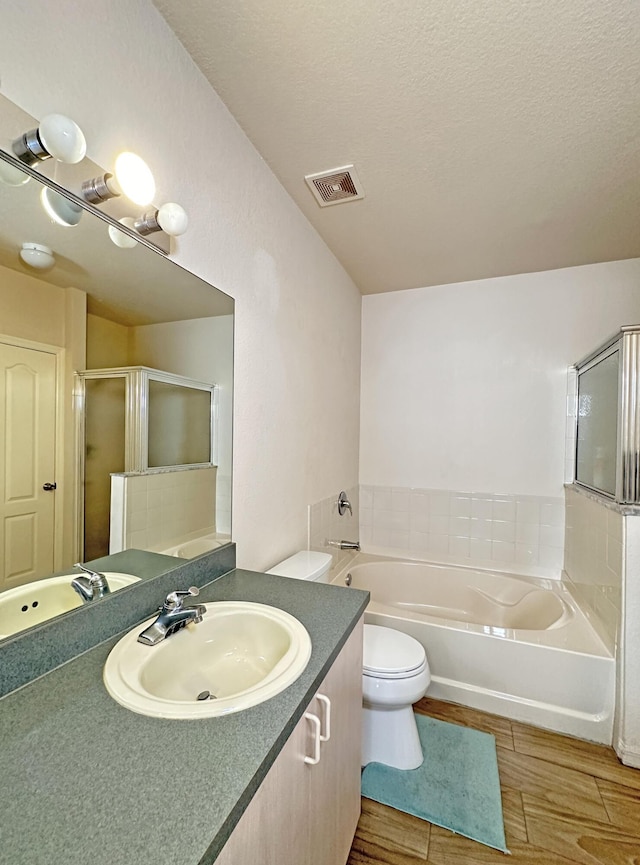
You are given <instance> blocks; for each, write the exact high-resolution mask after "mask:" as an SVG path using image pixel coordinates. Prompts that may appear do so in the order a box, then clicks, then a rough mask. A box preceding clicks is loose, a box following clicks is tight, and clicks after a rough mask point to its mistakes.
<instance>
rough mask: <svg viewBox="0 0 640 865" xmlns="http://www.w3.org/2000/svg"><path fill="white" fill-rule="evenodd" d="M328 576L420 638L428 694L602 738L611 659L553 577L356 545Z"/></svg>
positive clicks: (375, 615) (384, 621) (611, 693)
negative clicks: (367, 596) (371, 551)
mask: <svg viewBox="0 0 640 865" xmlns="http://www.w3.org/2000/svg"><path fill="white" fill-rule="evenodd" d="M332 582H333V583H335V584H337V585H344V584H345V582H346V583H348V584H350V585H351V586H352V587H353V588H358V589H367V590H368V591H369V592H370V593H371V601H370V603H369V606H368V607H367V611H366V613H365V620H366V621H367V622H370V623H372V624H376V625H384V626H386V627H390V628H396V629H397V630H399V631H404V633H406V634H409V635H410V636H412V637H415V638H416V639H417V640H419V641H420V642H421V643H422V645H423V646H424V647H425V650H426V652H427V657H428V659H429V666H430V668H431V685H430V686H429V690H428V692H427V694H428V696H432V697H435V698H438V699H443V700H449V701H451V702H454V703H461V704H462V705H466V706H472V707H474V708H477V709H482V710H484V711H487V712H493V713H495V714H497V715H503V716H505V717H507V718H512V719H514V720H517V721H523V722H525V723H529V724H535V725H537V726H540V727H545V728H547V729H549V730H555V731H557V732H559V733H566V734H569V735H573V736H578V737H580V738H583V739H589V740H591V741H593V742H600V743H602V744H606V745H610V744H611V741H612V737H613V710H614V703H615V677H616V674H615V660H614V658H613V656H612V655H611V653H610V652H609V651H608V649H607V648H606V646H605V645H604V643H603V642H602V640H601V639H600V638H599V636H598V635H597V633H596V631H595V630H594V628H593V627H592V625H591V624H590V622H589V620H588V619H587V617H586V616H585V614H584V613H583V612H582V610H581V609H580V607H579V606H578V604H577V603H576V601H575V600H574V598H573V596H572V595H571V594H570V593H569V591H568V590H567V588H566V586H565V585H564V584H563V583H562V582H561V581H558V580H540V579H533V578H527V577H521V576H518V575H514V574H506V573H498V572H493V571H485V570H480V569H474V568H471V567H458V566H453V565H446V564H436V563H433V562H415V561H405V560H400V559H392V558H386V557H382V556H372V555H368V554H365V553H359V554H357V555H356V556H355V558H353V559H352V560H351V561H350V563H349V564H348V565H347V566H346V567H345V566H342V567H341V570H340V571H339V572H338V573H337V574H336V575H335V576H334V577H333V579H332Z"/></svg>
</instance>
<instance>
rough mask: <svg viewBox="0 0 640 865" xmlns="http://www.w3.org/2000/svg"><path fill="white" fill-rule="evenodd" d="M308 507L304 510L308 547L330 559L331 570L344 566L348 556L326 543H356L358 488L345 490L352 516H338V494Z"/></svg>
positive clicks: (357, 537) (358, 509) (358, 538)
mask: <svg viewBox="0 0 640 865" xmlns="http://www.w3.org/2000/svg"><path fill="white" fill-rule="evenodd" d="M339 492H340V491H339V490H338V491H337V492H336V493H335V495H333V496H329V497H328V498H326V499H322V500H321V501H319V502H315V504H313V505H309V509H308V548H309V549H310V550H316V551H317V552H321V553H330V554H331V555H332V556H333V565H332V567H333V568H337V567H339V566H341V565H343V564H345V563H346V562H347V561H348V560H349V558H350V557H351V555H352V553H350V552H349V551H348V550H340V549H338V548H337V547H332V546H330V545H329V544H328V543H327V541H328V540H337V541H343V540H344V541H358V540H359V541H360V542H361V543H362V538H361V537H360V528H361V526H360V519H359V512H360V489H359V487H357V486H354V487H349V488H348V489H346V490H345V492H346V493H347V497H348V499H349V501H350V502H351V508H352V510H353V515H351V514H350V513H349V512H348V511H347V512H346V513H344V514H342V516H340V514H339V513H338V494H339Z"/></svg>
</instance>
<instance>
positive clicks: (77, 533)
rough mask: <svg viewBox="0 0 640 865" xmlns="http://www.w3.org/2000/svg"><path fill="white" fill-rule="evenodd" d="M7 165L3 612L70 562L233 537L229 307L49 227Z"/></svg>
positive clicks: (149, 253) (96, 241) (39, 205)
mask: <svg viewBox="0 0 640 865" xmlns="http://www.w3.org/2000/svg"><path fill="white" fill-rule="evenodd" d="M2 107H3V106H2V105H1V104H0V108H2ZM5 107H6V106H5ZM0 116H2V115H1V114H0ZM14 132H15V130H11V131H10V132H9V135H11V134H14ZM6 142H7V137H5V136H3V138H2V141H1V142H0V148H1V149H2V150H3V151H4V152H5V153H6V152H7V151H9V148H8V146H7V143H6ZM16 164H17V163H16V162H15V160H13V161H11V160H7V159H4V158H3V159H2V160H1V161H0V365H1V374H0V388H1V391H0V440H1V442H2V460H1V461H0V489H1V490H2V497H1V499H2V500H1V502H0V506H1V507H2V513H1V520H0V524H1V531H0V606H1V605H2V598H3V594H4V596H7V595H8V594H9V593H10V592H12V591H13V590H14V589H16V588H18V587H20V586H24V585H25V584H30V583H32V582H34V581H37V582H39V581H41V580H43V579H45V578H47V577H48V576H50V575H51V574H52V573H56V572H60V571H63V570H68V571H69V572H71V570H72V566H73V564H74V563H75V562H77V561H79V560H80V561H83V560H84V561H87V560H90V559H95V558H97V557H98V556H101V555H107V554H108V553H110V552H117V551H118V550H123V549H132V548H133V549H141V550H150V551H154V552H162V553H165V554H174V555H176V554H178V555H180V554H182V557H183V558H189V557H191V556H193V555H197V554H198V553H200V552H202V551H204V550H206V549H210V548H212V547H214V546H216V545H218V544H222V545H223V544H225V543H227V542H228V541H229V540H230V537H231V439H232V382H233V312H234V304H233V300H232V299H231V298H230V297H228V296H227V295H225V294H223V293H222V292H220V291H218V290H216V289H214V288H213V287H212V286H210V285H209V284H207V283H206V282H204V281H203V280H201V279H199V278H198V277H196V276H194V275H193V274H191V273H189V272H188V271H186V270H184V269H182V268H181V267H179V266H178V265H176V264H174V263H173V262H171V261H170V260H169V259H167V258H165V257H164V256H163V255H161V254H159V253H158V252H156V251H154V250H153V249H150V248H145V246H143V245H141V244H139V243H136V244H135V245H134V246H133V247H130V248H122V247H120V246H117V245H115V244H114V243H113V242H112V239H111V237H110V235H109V231H108V229H109V225H108V224H107V223H106V222H105V221H103V220H102V219H100V218H99V217H98V216H96V215H94V214H93V213H92V212H89V211H84V212H82V213H81V216H80V218H79V220H78V222H77V224H76V225H73V226H68V225H61V224H59V223H58V222H56V221H55V220H54V219H52V218H51V216H50V215H49V214H48V213H47V212H46V211H45V209H44V207H43V195H45V196H46V195H49V194H50V192H49V193H47V192H43V190H46V189H47V188H49V189H50V187H47V181H46V179H44V178H43V179H42V180H40V179H39V178H38V177H36V176H33V172H31V176H29V174H24V180H25V182H24V183H20V182H19V180H20V177H19V175H16V174H15V172H16ZM7 166H10V169H11V170H9V171H7V170H6V168H7ZM54 170H55V169H54ZM90 170H92V168H88V169H87V171H90ZM12 172H14V173H12ZM3 177H4V180H3V179H2V178H3ZM7 178H8V179H9V182H6V180H7ZM55 179H56V180H57V181H58V182H59V183H60V184H61V185H63V186H64V185H65V184H63V182H62V180H61V179H60V177H59V176H58V177H56V178H55ZM25 244H27V247H26V249H27V253H26V255H21V253H22V252H23V250H24V249H25V246H24V245H25ZM33 244H37V245H38V246H39V247H46V248H48V249H50V250H51V253H52V260H50V259H49V258H48V257H47V254H46V253H44V255H45V259H46V260H42V256H41V253H40V251H39V250H38V249H37V248H36V249H35V254H34V250H33ZM42 264H44V265H45V267H40V266H39V265H42ZM34 265H35V266H34ZM136 448H137V450H136ZM138 453H141V454H142V455H143V457H144V458H145V459H147V464H148V465H150V466H151V468H147V464H145V465H141V464H140V462H136V461H135V460H134V461H133V462H131V460H132V454H138ZM155 454H161V457H159V458H158V457H155V456H154V455H155ZM149 455H151V458H150V459H149ZM158 462H159V463H160V465H158ZM100 603H104V601H100ZM0 619H1V614H0ZM0 636H2V627H1V625H0Z"/></svg>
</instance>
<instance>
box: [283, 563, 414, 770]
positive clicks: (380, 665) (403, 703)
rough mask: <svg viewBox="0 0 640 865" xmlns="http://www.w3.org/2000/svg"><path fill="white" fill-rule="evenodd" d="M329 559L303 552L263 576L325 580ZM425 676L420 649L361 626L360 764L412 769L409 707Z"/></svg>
mask: <svg viewBox="0 0 640 865" xmlns="http://www.w3.org/2000/svg"><path fill="white" fill-rule="evenodd" d="M332 561H333V558H332V556H330V555H329V554H328V553H318V552H313V551H311V550H303V551H301V552H299V553H295V555H293V556H290V557H289V558H288V559H285V560H284V561H282V562H280V563H279V564H277V565H275V566H274V567H273V568H271V569H270V570H269V571H267V573H268V574H277V575H278V576H281V577H291V578H292V579H297V580H312V581H314V582H319V583H327V582H328V581H329V571H330V570H331V563H332ZM430 681H431V674H430V672H429V664H428V662H427V655H426V652H425V650H424V648H423V646H422V645H421V644H420V643H419V642H418V641H417V640H414V639H413V637H410V636H408V634H403V633H401V632H400V631H394V630H393V629H392V628H382V627H380V626H379V625H365V626H364V646H363V666H362V692H363V695H362V707H363V708H362V765H363V766H366V764H367V763H371V762H373V761H375V762H377V763H386V764H387V765H388V766H395V767H396V768H397V769H417V767H418V766H420V765H422V762H423V759H424V758H423V755H422V748H421V746H420V739H419V738H418V728H417V726H416V719H415V717H414V714H413V709H412V704H413V703H416V702H417V701H418V700H420V699H421V698H422V697H424V695H425V692H426V690H427V688H428V687H429V682H430Z"/></svg>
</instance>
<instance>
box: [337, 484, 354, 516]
mask: <svg viewBox="0 0 640 865" xmlns="http://www.w3.org/2000/svg"><path fill="white" fill-rule="evenodd" d="M346 511H349V513H350V514H351V516H353V508H352V507H351V502H350V501H349V498H348V496H347V494H346V492H345V491H344V490H341V491H340V495H339V496H338V513H339V514H340V516H341V517H342V516H344V514H345V512H346Z"/></svg>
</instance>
